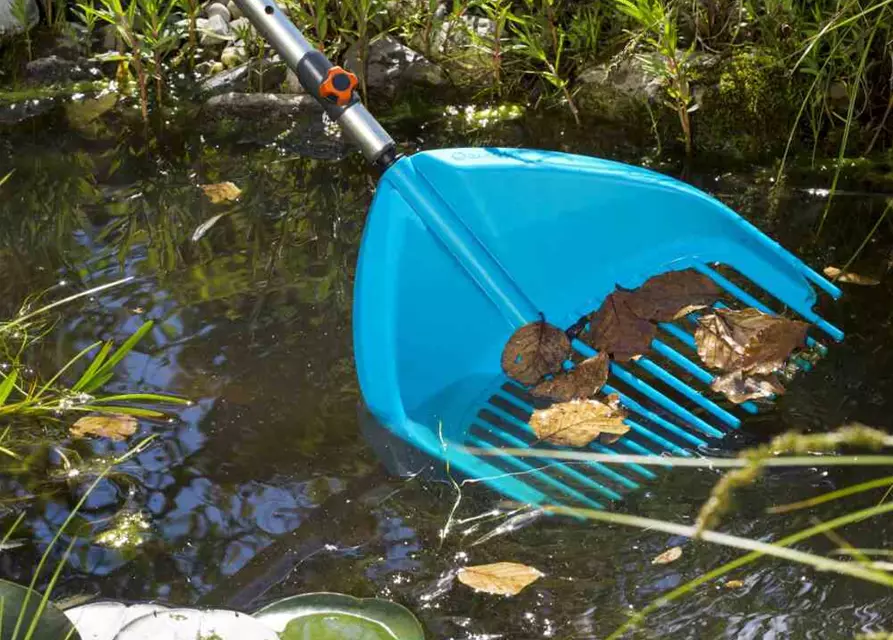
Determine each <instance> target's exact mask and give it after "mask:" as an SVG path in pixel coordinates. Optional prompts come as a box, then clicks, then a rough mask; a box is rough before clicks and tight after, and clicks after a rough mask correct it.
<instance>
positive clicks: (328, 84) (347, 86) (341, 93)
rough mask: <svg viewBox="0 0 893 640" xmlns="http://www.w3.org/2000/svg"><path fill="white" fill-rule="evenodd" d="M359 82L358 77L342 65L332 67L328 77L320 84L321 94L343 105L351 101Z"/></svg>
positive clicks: (340, 105) (330, 100)
mask: <svg viewBox="0 0 893 640" xmlns="http://www.w3.org/2000/svg"><path fill="white" fill-rule="evenodd" d="M357 83H358V82H357V77H356V76H355V75H354V74H352V73H351V72H350V71H345V70H344V69H342V68H341V67H332V68H331V69H329V73H328V74H327V75H326V79H325V80H323V81H322V84H320V85H319V95H320V96H322V97H323V98H325V99H326V100H328V101H329V102H332V103H334V104H337V105H338V106H339V107H343V106H346V105H347V104H349V103H350V100H351V98H352V97H353V92H354V89H356V88H357Z"/></svg>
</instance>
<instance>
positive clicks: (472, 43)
mask: <svg viewBox="0 0 893 640" xmlns="http://www.w3.org/2000/svg"><path fill="white" fill-rule="evenodd" d="M426 33H430V35H429V37H428V38H427V39H426V38H425V34H426ZM495 34H496V24H495V23H494V22H493V21H492V20H490V19H489V18H484V17H479V16H469V15H467V14H466V15H462V16H460V17H458V18H455V17H453V16H452V15H448V14H446V12H445V11H441V10H440V9H438V11H437V12H435V17H434V27H433V29H432V30H431V31H430V32H428V31H425V30H419V33H417V34H416V36H415V37H414V38H413V39H412V40H411V41H410V42H409V45H410V46H412V47H413V48H414V49H416V50H417V51H420V52H421V53H422V54H423V55H425V56H427V57H428V58H430V59H431V60H432V61H434V62H436V63H437V64H439V65H440V66H441V67H442V68H443V69H444V71H445V72H446V75H447V76H448V77H449V78H450V80H452V81H453V82H455V83H457V84H468V83H479V82H488V81H489V80H492V79H493V58H492V56H491V55H490V54H489V53H488V52H487V45H488V44H489V43H492V41H493V38H494V37H495ZM481 43H483V44H484V46H480V44H481Z"/></svg>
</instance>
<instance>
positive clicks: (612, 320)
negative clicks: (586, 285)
mask: <svg viewBox="0 0 893 640" xmlns="http://www.w3.org/2000/svg"><path fill="white" fill-rule="evenodd" d="M634 295H635V294H633V293H630V292H628V291H615V292H614V293H612V294H611V295H609V296H608V297H607V298H605V301H604V302H603V303H602V305H601V306H600V307H599V308H598V311H596V312H594V313H592V314H590V316H589V329H588V330H587V331H584V332H583V333H582V334H581V336H580V337H581V338H582V339H583V340H584V341H585V342H587V343H588V344H589V345H590V346H592V347H594V348H596V349H598V350H599V351H603V352H607V353H608V354H610V355H612V356H614V359H615V360H617V361H619V362H625V361H627V360H629V359H630V358H632V357H634V356H637V355H639V354H642V353H644V352H646V351H647V350H648V347H649V346H650V345H651V340H653V339H654V336H655V335H656V334H657V327H656V326H655V325H654V324H653V323H651V322H649V321H648V320H644V319H643V318H640V317H639V316H637V315H636V313H635V312H634V311H633V310H632V308H631V307H630V300H631V299H632V297H633V296H634Z"/></svg>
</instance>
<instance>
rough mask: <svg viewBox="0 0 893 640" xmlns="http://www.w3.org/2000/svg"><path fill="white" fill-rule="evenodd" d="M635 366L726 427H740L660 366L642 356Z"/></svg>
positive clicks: (729, 414)
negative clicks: (704, 410)
mask: <svg viewBox="0 0 893 640" xmlns="http://www.w3.org/2000/svg"><path fill="white" fill-rule="evenodd" d="M636 365H637V366H639V367H641V368H642V369H644V370H645V371H647V372H648V373H650V374H651V375H653V376H654V377H656V378H658V379H660V380H662V381H663V382H664V383H666V384H667V385H669V386H670V387H673V388H674V389H675V390H676V391H678V392H679V393H681V394H682V395H684V396H685V397H686V398H688V399H689V400H691V401H692V402H694V403H696V404H697V405H699V406H700V407H702V408H703V409H706V410H707V411H709V412H710V413H712V414H713V415H714V416H716V417H717V418H719V419H720V420H722V421H723V422H724V423H726V424H727V425H728V426H730V427H732V428H734V429H737V428H738V427H739V426H741V421H740V420H739V419H738V418H736V417H735V416H733V415H732V414H731V413H729V412H728V411H726V410H725V409H723V408H722V407H720V406H719V405H718V404H716V403H715V402H713V401H712V400H710V399H709V398H707V397H705V396H704V395H703V394H701V393H700V392H699V391H697V390H696V389H693V388H692V387H690V386H689V385H687V384H685V383H684V382H682V381H681V380H679V378H677V377H676V376H674V375H673V374H671V373H669V372H668V371H666V370H665V369H663V368H662V367H661V366H660V365H658V364H656V363H654V362H653V361H652V360H651V359H649V358H647V357H645V356H643V357H641V358H639V359H638V360H636Z"/></svg>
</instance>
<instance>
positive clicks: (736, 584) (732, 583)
mask: <svg viewBox="0 0 893 640" xmlns="http://www.w3.org/2000/svg"><path fill="white" fill-rule="evenodd" d="M723 586H724V587H725V588H726V589H740V588H741V587H743V586H744V580H729V581H728V582H726V583H725V584H724V585H723Z"/></svg>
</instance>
